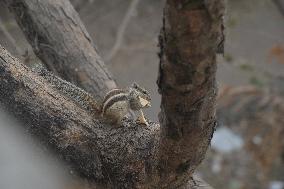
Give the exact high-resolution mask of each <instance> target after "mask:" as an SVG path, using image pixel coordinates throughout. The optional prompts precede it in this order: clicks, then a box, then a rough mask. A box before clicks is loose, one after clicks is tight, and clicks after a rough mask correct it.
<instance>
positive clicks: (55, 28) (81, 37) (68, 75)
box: [5, 0, 116, 100]
mask: <svg viewBox="0 0 284 189" xmlns="http://www.w3.org/2000/svg"><path fill="white" fill-rule="evenodd" d="M5 2H6V4H7V6H8V8H9V10H10V11H11V12H12V13H13V14H14V15H15V18H16V20H17V23H18V24H19V26H20V27H21V29H22V31H23V32H24V34H25V36H26V38H27V40H28V41H29V43H30V44H31V46H32V47H33V50H34V52H35V54H36V55H37V56H38V57H39V58H40V59H41V60H42V62H43V63H44V64H45V65H46V66H47V68H48V69H49V70H51V71H52V72H54V73H56V74H57V75H59V76H61V77H62V78H64V79H66V80H67V81H70V82H72V83H74V84H76V85H77V86H79V87H81V88H83V89H85V90H86V91H88V92H90V93H91V94H93V95H94V96H95V97H96V99H97V100H100V99H101V98H102V97H103V96H104V94H105V93H106V92H107V91H108V90H109V89H111V88H115V87H116V84H115V82H114V81H113V80H112V76H111V74H110V73H109V71H108V70H107V69H106V67H105V65H104V63H103V61H102V59H101V57H100V56H99V55H98V53H97V50H96V49H95V48H94V43H93V42H92V40H91V37H90V36H89V34H88V32H87V30H86V28H85V26H84V25H83V23H82V21H81V20H80V18H79V15H78V13H77V12H76V11H75V10H74V8H73V7H72V5H71V3H70V2H69V1H66V0H57V1H54V0H40V1H38V0H5Z"/></svg>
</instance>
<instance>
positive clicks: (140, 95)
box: [130, 83, 151, 107]
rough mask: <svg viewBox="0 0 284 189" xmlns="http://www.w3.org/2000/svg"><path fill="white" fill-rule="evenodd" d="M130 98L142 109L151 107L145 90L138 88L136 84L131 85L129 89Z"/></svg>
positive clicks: (149, 97) (149, 98)
mask: <svg viewBox="0 0 284 189" xmlns="http://www.w3.org/2000/svg"><path fill="white" fill-rule="evenodd" d="M130 96H132V97H134V98H137V99H138V101H139V103H140V105H141V106H142V107H150V106H151V103H150V101H151V96H150V93H149V92H148V91H147V90H146V89H144V88H142V87H140V86H139V85H138V84H137V83H133V84H132V86H131V87H130Z"/></svg>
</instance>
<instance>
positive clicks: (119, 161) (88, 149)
mask: <svg viewBox="0 0 284 189" xmlns="http://www.w3.org/2000/svg"><path fill="white" fill-rule="evenodd" d="M45 77H49V76H48V75H45V76H44V77H43V76H39V75H38V74H36V73H34V72H32V71H30V70H29V69H28V68H27V67H26V66H24V65H23V64H21V63H19V61H18V60H17V59H16V58H14V57H12V56H11V55H10V54H9V53H8V52H7V51H6V50H5V49H4V48H3V47H1V46H0V88H1V90H0V102H1V105H4V107H6V108H7V110H9V112H11V113H12V114H14V115H15V116H16V117H17V118H18V119H20V120H22V121H23V122H24V123H26V128H27V130H28V131H29V133H32V134H33V135H34V136H36V137H37V138H38V139H39V140H40V141H41V142H42V144H44V145H47V146H49V147H50V148H51V149H52V150H54V151H55V152H56V154H57V155H58V156H59V157H62V158H63V159H64V160H65V161H66V162H67V163H68V164H69V165H70V167H71V168H72V169H73V170H74V172H75V173H77V174H78V175H79V176H81V177H82V178H87V180H88V181H95V183H96V184H100V185H101V186H102V188H108V187H109V186H110V184H112V185H113V186H115V187H117V188H139V186H143V185H146V184H147V179H148V177H150V174H151V172H153V171H151V170H152V167H151V166H149V165H155V164H156V159H157V158H156V156H157V146H158V141H159V136H160V135H159V125H157V124H155V123H150V126H149V127H147V128H146V127H143V126H141V125H137V124H136V123H135V122H134V121H133V120H128V119H127V120H126V121H125V122H124V123H123V126H122V127H119V128H117V127H116V128H114V127H115V126H114V125H110V124H108V123H107V122H106V121H103V120H101V119H99V118H98V115H97V114H96V113H95V112H89V111H87V110H85V109H84V108H82V106H81V104H78V103H76V102H77V101H76V100H74V99H72V98H71V96H64V95H63V94H64V93H61V92H60V91H59V90H57V89H59V88H60V86H57V87H55V86H53V85H54V83H56V82H53V84H51V83H49V82H47V81H48V80H50V78H45ZM53 79H54V78H53ZM57 83H60V81H58V82H57ZM59 85H60V84H59ZM64 86H65V87H70V88H69V89H67V91H71V89H73V90H77V89H76V86H75V85H72V84H70V85H66V82H65V85H64Z"/></svg>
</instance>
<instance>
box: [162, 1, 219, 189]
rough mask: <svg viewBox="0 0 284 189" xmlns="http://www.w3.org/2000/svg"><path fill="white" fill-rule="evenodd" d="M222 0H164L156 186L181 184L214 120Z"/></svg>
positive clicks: (206, 141) (201, 153)
mask: <svg viewBox="0 0 284 189" xmlns="http://www.w3.org/2000/svg"><path fill="white" fill-rule="evenodd" d="M223 3H224V2H223V1H206V0H198V1H184V0H167V3H166V7H165V9H164V19H163V28H162V30H161V34H160V37H159V39H160V40H159V41H160V48H161V52H160V54H159V56H160V70H159V77H158V81H157V83H158V86H159V92H160V94H161V95H162V102H161V112H160V114H159V120H160V124H161V128H162V138H161V149H160V162H159V170H158V172H159V178H158V179H157V180H159V181H160V188H180V187H181V186H183V185H185V184H186V183H187V182H188V179H189V178H190V175H192V173H193V172H194V170H195V168H196V167H197V166H198V165H199V164H200V163H201V161H202V160H203V158H204V156H205V153H206V150H207V148H208V146H209V144H210V140H211V138H212V135H213V132H214V130H215V126H216V117H215V101H216V93H217V89H216V81H215V73H216V51H217V50H218V44H219V43H220V41H219V39H220V35H222V15H223V11H224V4H223Z"/></svg>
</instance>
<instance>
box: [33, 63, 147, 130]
mask: <svg viewBox="0 0 284 189" xmlns="http://www.w3.org/2000/svg"><path fill="white" fill-rule="evenodd" d="M33 71H34V72H36V73H37V74H39V75H40V76H42V77H43V78H44V79H46V80H47V81H48V82H49V83H50V84H51V85H52V87H53V88H55V89H56V90H57V91H59V92H60V93H61V94H63V95H64V96H66V97H68V98H70V99H72V100H74V101H75V102H76V103H77V104H78V105H79V106H81V107H82V108H83V109H86V110H87V111H89V112H94V111H95V112H96V113H98V114H100V116H101V117H103V118H107V120H109V121H110V122H113V123H116V124H121V122H122V119H123V118H124V117H125V116H126V115H127V114H128V113H129V112H130V111H131V110H133V111H138V112H139V116H138V119H137V122H138V123H141V124H144V125H146V126H147V125H148V122H147V121H146V119H145V117H144V114H143V112H142V109H143V108H147V107H150V106H151V104H150V101H151V97H150V94H149V92H148V91H147V90H145V89H144V88H142V87H140V86H139V85H138V84H136V83H133V84H132V86H131V87H129V88H128V89H112V90H110V91H109V92H108V93H107V94H106V95H105V97H104V100H103V102H102V103H101V104H99V103H98V102H97V101H96V100H95V99H94V97H93V96H92V95H91V94H89V93H88V92H86V91H84V90H83V89H81V88H79V87H77V86H75V85H74V84H72V83H69V82H67V81H65V80H63V79H61V78H60V77H57V76H56V75H54V74H52V73H51V72H49V71H47V70H46V69H45V68H42V67H36V68H34V69H33Z"/></svg>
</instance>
